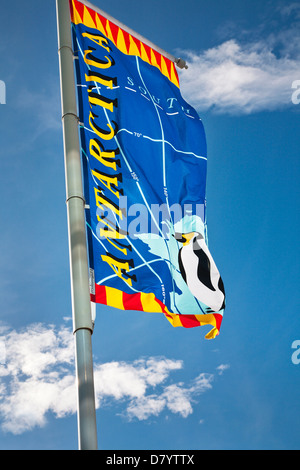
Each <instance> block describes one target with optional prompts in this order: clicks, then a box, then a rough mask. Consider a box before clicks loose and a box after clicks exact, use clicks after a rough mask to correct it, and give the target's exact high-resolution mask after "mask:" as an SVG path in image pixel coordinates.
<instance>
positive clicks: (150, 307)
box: [141, 292, 162, 313]
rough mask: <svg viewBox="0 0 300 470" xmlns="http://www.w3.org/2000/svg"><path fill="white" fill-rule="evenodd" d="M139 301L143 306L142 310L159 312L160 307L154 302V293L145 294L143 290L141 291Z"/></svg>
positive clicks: (160, 310)
mask: <svg viewBox="0 0 300 470" xmlns="http://www.w3.org/2000/svg"><path fill="white" fill-rule="evenodd" d="M141 303H142V306H143V310H144V312H153V313H158V312H159V313H161V312H162V308H161V306H160V305H159V304H158V303H157V302H156V300H155V295H154V294H146V293H144V292H142V293H141Z"/></svg>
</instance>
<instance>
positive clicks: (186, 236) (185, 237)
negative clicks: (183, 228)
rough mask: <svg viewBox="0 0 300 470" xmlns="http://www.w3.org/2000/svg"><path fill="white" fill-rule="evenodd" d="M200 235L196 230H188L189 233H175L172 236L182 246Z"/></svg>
mask: <svg viewBox="0 0 300 470" xmlns="http://www.w3.org/2000/svg"><path fill="white" fill-rule="evenodd" d="M198 235H200V234H199V233H198V232H190V233H178V232H177V233H175V234H174V235H173V237H174V238H175V239H176V240H177V241H178V242H179V243H182V245H183V246H187V245H188V244H189V243H190V241H191V240H192V239H193V238H194V237H196V236H198Z"/></svg>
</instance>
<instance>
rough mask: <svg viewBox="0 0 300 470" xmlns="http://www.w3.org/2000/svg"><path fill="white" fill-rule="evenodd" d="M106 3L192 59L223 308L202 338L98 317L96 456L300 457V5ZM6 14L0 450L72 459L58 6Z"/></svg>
mask: <svg viewBox="0 0 300 470" xmlns="http://www.w3.org/2000/svg"><path fill="white" fill-rule="evenodd" d="M93 4H94V5H96V6H98V7H100V8H102V9H103V10H104V11H107V13H109V14H110V15H112V16H113V17H115V18H117V19H119V20H120V21H121V22H122V23H124V24H126V25H128V26H129V27H131V28H132V29H133V30H135V31H137V32H139V33H140V34H142V35H143V36H144V37H146V38H149V39H150V40H151V41H152V42H153V43H155V44H157V45H159V46H160V47H161V48H162V49H164V50H166V51H168V52H169V53H172V54H174V55H177V56H178V55H180V56H181V57H182V58H184V59H185V60H187V62H188V65H189V68H188V70H183V71H180V74H179V75H180V82H181V90H182V94H183V96H184V98H185V99H186V100H187V101H188V102H189V103H190V104H191V105H192V106H194V107H195V108H196V109H197V111H198V113H199V115H200V117H201V119H202V121H203V124H204V128H205V131H206V138H207V145H208V177H207V217H208V237H209V247H210V250H211V252H212V254H213V257H214V259H215V261H216V263H217V266H218V268H219V270H220V272H221V274H222V278H223V281H224V284H225V289H226V296H227V304H226V310H225V314H224V320H223V323H222V328H221V331H220V335H219V336H218V337H217V338H216V339H214V340H211V341H207V340H206V339H205V334H206V333H207V331H208V330H209V328H208V330H207V329H206V327H201V328H194V329H183V328H173V327H172V326H171V325H170V324H169V322H168V321H167V320H166V319H165V318H164V317H163V316H160V315H157V314H147V313H139V312H120V311H116V310H114V309H111V308H108V307H103V306H98V307H97V317H96V323H95V330H94V333H93V338H92V339H93V355H94V373H95V392H96V406H97V427H98V445H99V449H100V450H101V449H102V450H127V449H128V450H130V449H137V450H139V449H143V450H154V449H168V450H174V451H175V450H183V449H185V450H189V449H196V450H230V449H232V450H279V449H280V450H297V449H299V447H300V431H299V421H300V409H299V387H300V360H299V359H300V353H299V352H298V351H299V347H300V319H299V310H298V309H299V300H298V291H299V239H300V233H299V210H298V208H299V176H300V175H299V149H300V128H299V122H300V49H299V44H300V33H299V31H300V28H299V26H300V2H294V1H292V2H289V1H281V0H270V1H265V2H261V1H258V0H251V1H250V0H244V1H243V2H240V1H237V0H228V1H227V2H221V1H220V0H210V1H209V2H207V1H202V0H185V1H182V0H164V1H163V2H161V1H158V0H145V1H143V2H140V1H138V0H128V1H127V2H124V1H122V0H115V1H114V2H105V1H104V0H103V1H100V0H94V1H93ZM0 10H1V19H2V23H1V28H0V80H1V82H0V85H1V86H0V102H1V104H0V123H1V126H0V142H1V147H0V197H1V201H2V204H1V209H0V214H1V231H0V246H1V251H0V449H1V450H23V449H30V450H41V449H42V450H47V449H50V450H59V449H61V450H73V449H77V446H78V442H77V417H76V389H75V386H74V376H75V373H74V367H75V366H74V338H73V335H72V319H71V293H70V274H69V252H68V234H67V213H66V203H65V179H64V161H63V159H64V157H63V140H62V124H61V108H60V84H59V65H58V53H57V30H56V11H55V1H54V0H46V1H43V2H41V1H39V0H27V1H26V2H24V1H21V0H11V1H10V2H3V1H2V3H1V7H0ZM3 84H5V90H4V85H3ZM4 91H5V93H4ZM4 95H5V96H4Z"/></svg>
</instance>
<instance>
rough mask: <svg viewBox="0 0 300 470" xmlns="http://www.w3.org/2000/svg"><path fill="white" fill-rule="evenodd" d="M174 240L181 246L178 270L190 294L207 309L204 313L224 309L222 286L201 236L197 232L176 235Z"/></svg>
mask: <svg viewBox="0 0 300 470" xmlns="http://www.w3.org/2000/svg"><path fill="white" fill-rule="evenodd" d="M175 238H176V240H177V241H178V242H180V243H182V244H183V246H182V248H181V249H180V250H179V255H178V262H179V269H180V272H181V275H182V277H183V279H184V280H185V282H186V284H187V286H188V287H189V289H190V291H191V293H192V294H193V295H194V297H196V299H198V300H199V301H200V302H202V303H203V304H205V305H206V306H207V307H208V309H207V311H206V313H213V312H219V311H220V310H222V309H224V308H225V290H224V284H223V281H222V278H221V276H220V273H219V271H218V269H217V267H216V265H215V262H214V260H213V258H212V256H211V254H210V252H209V249H208V247H207V245H206V243H205V240H204V238H203V236H202V235H201V234H199V233H197V232H192V233H189V234H178V233H176V234H175Z"/></svg>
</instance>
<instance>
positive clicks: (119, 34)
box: [117, 28, 128, 54]
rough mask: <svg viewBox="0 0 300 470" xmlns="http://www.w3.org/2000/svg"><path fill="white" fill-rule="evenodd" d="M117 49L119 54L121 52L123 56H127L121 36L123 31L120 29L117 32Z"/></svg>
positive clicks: (122, 36)
mask: <svg viewBox="0 0 300 470" xmlns="http://www.w3.org/2000/svg"><path fill="white" fill-rule="evenodd" d="M117 48H118V49H119V50H120V51H121V52H123V53H124V54H128V51H127V47H126V44H125V39H124V34H123V31H122V30H121V28H119V32H118V44H117Z"/></svg>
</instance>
